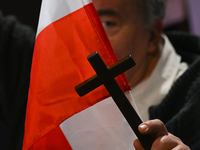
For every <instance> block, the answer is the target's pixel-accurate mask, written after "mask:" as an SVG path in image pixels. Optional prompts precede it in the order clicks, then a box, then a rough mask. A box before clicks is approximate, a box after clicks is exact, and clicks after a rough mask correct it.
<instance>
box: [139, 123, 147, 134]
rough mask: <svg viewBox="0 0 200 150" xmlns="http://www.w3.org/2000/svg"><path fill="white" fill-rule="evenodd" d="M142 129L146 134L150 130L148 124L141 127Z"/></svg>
mask: <svg viewBox="0 0 200 150" xmlns="http://www.w3.org/2000/svg"><path fill="white" fill-rule="evenodd" d="M140 128H141V129H142V130H144V131H145V132H146V131H147V130H148V129H149V128H148V126H147V125H146V124H141V125H140Z"/></svg>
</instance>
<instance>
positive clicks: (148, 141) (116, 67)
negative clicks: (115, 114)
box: [75, 52, 154, 150]
mask: <svg viewBox="0 0 200 150" xmlns="http://www.w3.org/2000/svg"><path fill="white" fill-rule="evenodd" d="M88 61H89V62H90V64H91V65H92V67H93V69H94V70H95V72H96V75H95V76H93V77H91V78H89V79H88V80H86V81H84V82H83V83H81V84H79V85H78V86H76V87H75V89H76V91H77V93H78V94H79V95H80V96H83V95H85V94H87V93H88V92H90V91H92V90H94V89H95V88H97V87H98V86H100V85H102V84H103V85H104V86H105V88H106V89H107V90H108V92H109V93H110V95H111V97H112V98H113V100H114V101H115V103H116V105H117V106H118V108H119V109H120V111H121V112H122V114H123V115H124V117H125V118H126V120H127V122H128V123H129V125H130V127H131V128H132V130H133V131H134V133H135V134H136V136H137V137H138V139H139V140H140V142H141V143H142V145H143V147H144V148H145V150H150V149H151V146H152V143H153V141H154V140H153V138H152V136H151V135H142V134H141V133H140V132H139V131H138V126H139V125H140V124H141V123H142V121H141V119H140V117H139V116H138V114H137V113H136V111H135V109H134V108H133V107H132V105H131V103H130V102H129V100H128V99H127V97H126V95H125V94H124V92H123V91H122V90H121V88H120V86H119V85H118V83H117V82H116V80H115V77H116V76H118V75H120V74H121V73H123V72H125V71H126V70H128V69H130V68H131V67H133V66H134V65H135V62H134V60H133V59H132V57H131V56H128V57H126V58H125V59H123V60H121V61H119V62H117V63H115V64H113V65H112V66H110V67H107V66H106V65H105V63H104V62H103V60H102V59H101V57H100V56H99V54H98V53H97V52H94V53H92V54H91V55H89V56H88Z"/></svg>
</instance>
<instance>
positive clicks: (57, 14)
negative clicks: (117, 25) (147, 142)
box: [23, 0, 135, 150]
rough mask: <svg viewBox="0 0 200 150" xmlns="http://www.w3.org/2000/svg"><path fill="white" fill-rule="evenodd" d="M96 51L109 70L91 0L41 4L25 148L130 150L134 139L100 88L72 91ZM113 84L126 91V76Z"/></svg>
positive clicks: (109, 55) (108, 52) (111, 57)
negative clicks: (83, 92) (91, 55)
mask: <svg viewBox="0 0 200 150" xmlns="http://www.w3.org/2000/svg"><path fill="white" fill-rule="evenodd" d="M95 51H98V53H99V54H100V56H101V57H102V59H103V60H104V62H105V63H106V65H107V66H110V65H112V64H113V63H114V62H116V61H117V58H116V56H115V54H114V52H113V50H112V48H111V45H110V43H109V41H108V38H107V36H106V34H105V31H104V29H103V27H102V24H101V22H100V20H99V17H98V14H97V12H96V10H95V8H94V6H93V4H92V2H91V1H90V0H43V2H42V7H41V13H40V19H39V25H38V30H37V37H36V42H35V49H34V55H33V62H32V70H31V82H30V88H29V97H28V104H27V113H26V122H25V135H24V142H23V150H27V149H29V150H32V149H42V150H45V149H47V150H51V149H52V150H55V149H59V150H67V149H74V150H91V149H95V150H98V149H115V150H117V149H120V150H121V149H133V141H134V139H135V135H134V133H133V132H132V130H131V128H130V127H129V125H128V123H127V122H126V120H125V118H124V117H123V116H122V114H121V112H120V111H119V109H118V108H117V107H116V105H115V103H114V101H113V100H112V98H111V97H109V94H108V92H107V91H106V89H105V88H104V86H100V87H99V88H97V89H95V90H94V91H92V92H90V93H89V94H87V95H85V96H83V97H79V96H78V94H77V93H76V91H75V86H76V85H78V84H79V83H81V82H83V81H84V80H86V79H88V78H90V77H91V76H93V75H94V74H95V72H94V70H93V68H92V67H91V66H90V64H89V62H88V60H87V56H88V55H89V54H91V53H93V52H95ZM117 82H118V83H119V85H120V87H121V88H122V90H123V91H127V90H128V89H130V86H129V84H128V82H127V80H126V78H125V76H124V74H122V75H120V76H118V77H117ZM126 94H127V96H128V97H129V98H131V95H130V94H129V92H127V93H126Z"/></svg>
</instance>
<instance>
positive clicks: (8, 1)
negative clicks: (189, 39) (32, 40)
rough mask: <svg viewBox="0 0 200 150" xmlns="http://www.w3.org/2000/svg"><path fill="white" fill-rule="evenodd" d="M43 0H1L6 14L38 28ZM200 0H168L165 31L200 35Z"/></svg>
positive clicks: (1, 8)
mask: <svg viewBox="0 0 200 150" xmlns="http://www.w3.org/2000/svg"><path fill="white" fill-rule="evenodd" d="M40 5H41V0H0V10H1V11H2V12H3V14H4V15H15V16H16V17H17V18H18V20H19V21H20V22H21V23H23V24H27V25H30V26H32V28H33V29H34V30H36V29H37V23H38V18H39V11H40ZM199 8H200V0H168V1H167V11H166V17H165V20H164V27H165V29H164V31H171V30H178V31H185V32H190V33H194V34H196V35H200V9H199Z"/></svg>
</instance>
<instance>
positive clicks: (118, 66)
mask: <svg viewBox="0 0 200 150" xmlns="http://www.w3.org/2000/svg"><path fill="white" fill-rule="evenodd" d="M133 66H135V62H134V60H133V58H132V57H131V55H129V56H127V57H125V58H123V59H121V60H119V61H118V62H116V63H114V64H113V65H111V66H110V67H108V69H109V72H110V74H111V76H112V77H117V76H118V75H120V74H122V72H125V71H127V70H129V69H130V68H132V67H133ZM100 85H102V82H101V80H100V79H99V77H98V75H94V76H92V77H91V78H89V79H87V80H85V81H84V82H82V83H80V84H79V85H77V86H76V87H75V90H76V92H77V93H78V95H79V96H84V95H86V94H87V93H89V92H91V91H92V90H94V89H96V88H97V87H99V86H100Z"/></svg>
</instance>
